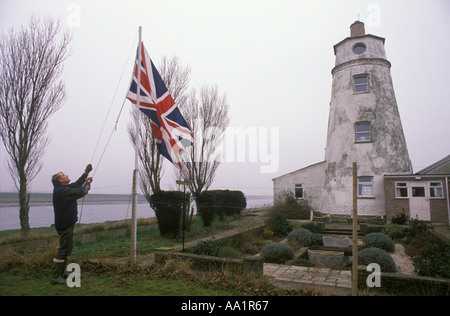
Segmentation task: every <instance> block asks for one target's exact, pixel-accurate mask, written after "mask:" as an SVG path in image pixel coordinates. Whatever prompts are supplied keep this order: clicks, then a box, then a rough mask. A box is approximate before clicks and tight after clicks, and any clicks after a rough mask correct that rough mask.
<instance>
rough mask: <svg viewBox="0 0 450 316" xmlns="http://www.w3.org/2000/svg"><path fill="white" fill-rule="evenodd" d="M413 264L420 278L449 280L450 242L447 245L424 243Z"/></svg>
mask: <svg viewBox="0 0 450 316" xmlns="http://www.w3.org/2000/svg"><path fill="white" fill-rule="evenodd" d="M413 262H414V267H415V268H416V270H417V272H418V274H419V275H421V276H427V277H433V278H446V279H450V241H447V244H444V243H443V242H442V243H432V242H426V243H425V247H423V249H422V250H421V251H420V252H419V254H417V255H416V256H414V258H413Z"/></svg>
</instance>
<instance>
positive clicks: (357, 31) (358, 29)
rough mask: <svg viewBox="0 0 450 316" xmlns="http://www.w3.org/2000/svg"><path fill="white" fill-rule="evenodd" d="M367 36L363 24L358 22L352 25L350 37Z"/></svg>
mask: <svg viewBox="0 0 450 316" xmlns="http://www.w3.org/2000/svg"><path fill="white" fill-rule="evenodd" d="M365 34H366V30H365V28H364V23H363V22H361V21H356V22H355V23H353V24H352V25H350V36H351V37H355V36H361V35H365Z"/></svg>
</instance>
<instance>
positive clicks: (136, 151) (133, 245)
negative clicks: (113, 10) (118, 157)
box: [130, 26, 142, 267]
mask: <svg viewBox="0 0 450 316" xmlns="http://www.w3.org/2000/svg"><path fill="white" fill-rule="evenodd" d="M141 43H142V26H139V43H138V54H137V55H138V56H137V58H138V64H137V91H136V107H137V110H136V115H135V122H134V124H135V128H136V131H135V133H136V134H135V144H134V170H133V195H132V203H133V205H132V208H131V254H130V265H131V267H134V265H135V264H136V239H137V238H136V235H137V234H136V232H137V220H136V204H137V189H136V187H137V185H136V183H137V176H138V167H139V166H138V163H139V161H138V157H139V143H140V137H139V131H140V128H139V117H140V113H139V108H140V105H141V104H140V95H141V87H140V82H141V59H142V54H141V52H142V50H141Z"/></svg>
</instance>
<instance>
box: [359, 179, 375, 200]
mask: <svg viewBox="0 0 450 316" xmlns="http://www.w3.org/2000/svg"><path fill="white" fill-rule="evenodd" d="M358 196H359V197H373V177H359V178H358Z"/></svg>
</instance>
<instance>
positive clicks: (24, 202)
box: [19, 179, 30, 232]
mask: <svg viewBox="0 0 450 316" xmlns="http://www.w3.org/2000/svg"><path fill="white" fill-rule="evenodd" d="M19 203H20V211H19V218H20V227H21V230H22V231H23V232H27V231H29V230H30V221H29V216H28V213H29V211H30V207H29V203H30V194H29V193H28V192H27V181H26V179H20V188H19Z"/></svg>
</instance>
